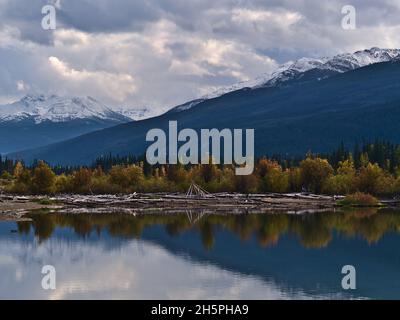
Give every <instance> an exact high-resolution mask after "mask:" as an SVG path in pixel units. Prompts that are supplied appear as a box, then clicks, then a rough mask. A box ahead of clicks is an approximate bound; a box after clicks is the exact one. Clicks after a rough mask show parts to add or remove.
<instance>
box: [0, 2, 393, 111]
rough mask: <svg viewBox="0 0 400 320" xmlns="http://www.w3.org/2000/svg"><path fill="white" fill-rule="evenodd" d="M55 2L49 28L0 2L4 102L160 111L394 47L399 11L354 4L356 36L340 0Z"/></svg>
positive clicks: (34, 14)
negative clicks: (314, 62) (81, 100)
mask: <svg viewBox="0 0 400 320" xmlns="http://www.w3.org/2000/svg"><path fill="white" fill-rule="evenodd" d="M58 5H59V6H58V12H57V19H58V20H57V25H58V26H59V27H58V28H57V30H56V31H54V32H49V31H44V30H42V29H41V28H40V19H41V18H42V15H41V14H40V8H39V9H38V7H37V4H34V3H33V2H32V3H31V4H27V3H26V1H23V0H13V1H10V0H0V59H1V60H0V61H2V64H1V66H0V101H3V100H8V99H9V98H10V97H14V96H20V95H22V94H24V93H25V92H28V91H35V92H37V93H45V94H49V93H50V94H51V93H56V94H67V95H93V96H95V97H96V98H98V99H100V100H103V101H104V102H105V103H108V104H114V105H131V106H138V105H140V106H151V107H154V108H157V109H159V110H160V109H163V110H165V109H166V108H168V107H172V106H174V105H176V104H179V103H183V102H186V101H188V100H190V99H194V98H198V97H199V96H201V95H203V94H204V93H208V90H210V88H212V89H213V88H216V89H217V88H218V87H221V86H227V85H231V84H233V83H235V82H240V81H244V80H249V79H252V78H255V77H257V76H258V75H260V74H262V73H268V72H272V71H274V69H275V68H276V67H277V66H278V62H277V61H279V63H283V62H286V61H288V60H293V59H296V58H300V57H302V56H325V55H331V54H336V53H338V52H348V51H355V50H360V49H365V48H368V47H373V46H378V47H400V38H399V37H398V34H399V31H400V25H399V23H398V15H399V14H400V7H399V5H398V4H397V2H393V1H389V0H385V1H382V2H380V3H379V4H377V3H376V2H374V1H372V0H362V1H361V0H355V1H354V3H353V5H354V6H355V7H356V9H357V25H358V28H357V29H356V30H354V31H345V30H343V29H342V28H341V19H342V14H341V8H342V5H343V4H342V2H340V1H339V0H333V1H329V2H325V1H319V0H307V1H305V0H299V1H296V2H293V1H289V0H283V1H279V2H277V1H275V0H264V1H260V0H247V1H235V2H232V1H228V0H221V1H218V2H215V1H211V0H210V1H209V0H201V1H200V0H198V1H197V0H196V1H191V2H190V3H188V2H187V1H174V0H163V1H160V0H154V1H151V2H148V1H134V2H132V1H125V0H118V1H115V3H114V2H110V3H109V4H108V3H107V2H100V4H99V2H98V1H92V0H87V1H85V2H82V1H77V0H69V1H58ZM49 57H53V58H51V59H50V60H49ZM22 79H23V83H24V85H16V83H17V82H18V81H21V80H22ZM26 84H29V87H28V86H26ZM22 88H24V90H21V89H22Z"/></svg>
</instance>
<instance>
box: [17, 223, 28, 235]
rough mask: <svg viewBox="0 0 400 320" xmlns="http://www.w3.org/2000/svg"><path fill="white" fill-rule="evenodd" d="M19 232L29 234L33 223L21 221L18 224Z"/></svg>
mask: <svg viewBox="0 0 400 320" xmlns="http://www.w3.org/2000/svg"><path fill="white" fill-rule="evenodd" d="M17 227H18V233H19V234H29V232H30V231H31V223H30V222H29V221H21V222H18V224H17Z"/></svg>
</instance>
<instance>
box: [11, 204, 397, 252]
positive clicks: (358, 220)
mask: <svg viewBox="0 0 400 320" xmlns="http://www.w3.org/2000/svg"><path fill="white" fill-rule="evenodd" d="M30 218H32V222H19V223H18V231H19V233H21V234H27V233H29V232H30V229H31V228H33V230H34V233H35V235H36V236H38V237H39V240H45V239H47V238H49V237H50V236H51V234H52V233H53V232H54V230H55V228H56V227H69V228H72V229H73V230H74V231H75V233H76V234H77V235H79V236H81V237H87V236H88V235H90V234H91V233H92V232H95V233H97V234H98V235H100V234H101V233H102V232H103V231H107V232H108V233H109V234H110V235H111V236H113V237H124V238H140V237H141V235H142V232H143V230H145V229H146V228H149V227H151V226H155V225H158V226H163V227H164V228H165V230H166V231H167V233H168V234H169V235H170V236H171V237H176V236H179V235H180V234H182V233H183V232H186V231H189V230H196V231H198V234H199V236H200V237H201V240H202V243H203V246H204V247H205V248H206V249H211V248H212V247H213V246H214V245H215V233H216V232H218V230H228V231H229V232H231V233H234V234H235V235H237V237H238V238H239V239H241V241H247V240H249V239H252V238H255V239H257V240H258V242H259V244H260V245H262V246H265V247H267V246H273V245H276V244H277V243H278V242H279V239H280V238H281V237H282V236H283V235H284V234H292V235H295V236H296V237H297V238H298V239H299V242H300V243H301V244H302V245H303V246H305V247H307V248H322V247H326V246H327V245H329V243H330V241H331V239H332V234H333V233H337V234H339V235H342V236H345V237H349V238H354V237H361V238H363V239H364V240H365V241H367V242H368V243H376V242H378V241H379V240H380V239H381V238H382V236H383V235H384V234H385V233H388V232H400V215H399V213H398V212H396V211H394V210H381V211H379V212H378V211H376V210H372V211H371V210H370V209H367V210H362V211H360V210H354V211H347V212H336V213H319V214H309V215H302V216H298V215H285V214H247V215H219V214H210V215H204V216H203V217H202V218H201V219H200V220H199V221H197V223H195V224H193V223H192V222H191V221H190V219H188V218H187V215H185V214H174V215H167V214H160V215H142V216H131V215H124V214H101V215H96V214H81V215H76V214H48V213H47V214H46V213H34V214H31V215H30Z"/></svg>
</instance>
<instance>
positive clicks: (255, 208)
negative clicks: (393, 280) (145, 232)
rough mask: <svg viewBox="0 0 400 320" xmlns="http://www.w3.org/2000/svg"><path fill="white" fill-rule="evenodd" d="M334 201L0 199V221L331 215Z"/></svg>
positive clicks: (266, 197)
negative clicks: (50, 216)
mask: <svg viewBox="0 0 400 320" xmlns="http://www.w3.org/2000/svg"><path fill="white" fill-rule="evenodd" d="M336 200H337V199H335V198H333V197H328V196H319V195H310V194H307V195H305V194H274V193H269V194H252V195H247V194H233V193H232V194H230V193H220V194H209V195H206V196H203V197H198V196H187V195H185V194H166V193H152V194H138V193H134V194H126V195H77V194H74V195H72V194H71V195H55V196H52V197H48V196H18V195H6V194H3V195H0V221H2V220H13V217H14V220H18V221H19V220H20V219H23V216H24V214H26V213H28V212H30V211H33V210H50V211H57V212H60V213H76V214H78V213H99V214H101V213H125V214H154V213H158V214H160V213H164V214H176V213H187V212H192V211H193V212H210V213H212V212H215V213H219V214H221V213H222V214H248V213H259V214H262V213H272V212H280V213H289V214H302V213H311V212H319V211H332V210H334V209H336V208H337V207H338V206H337V204H336Z"/></svg>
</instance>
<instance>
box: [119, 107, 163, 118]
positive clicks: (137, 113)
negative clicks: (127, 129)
mask: <svg viewBox="0 0 400 320" xmlns="http://www.w3.org/2000/svg"><path fill="white" fill-rule="evenodd" d="M112 110H113V111H115V112H117V113H119V114H121V115H123V116H125V117H127V118H129V119H131V120H133V121H138V120H144V119H148V118H151V117H154V116H156V115H158V114H156V113H155V112H154V111H153V110H152V109H149V108H146V107H142V108H130V107H119V108H112Z"/></svg>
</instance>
